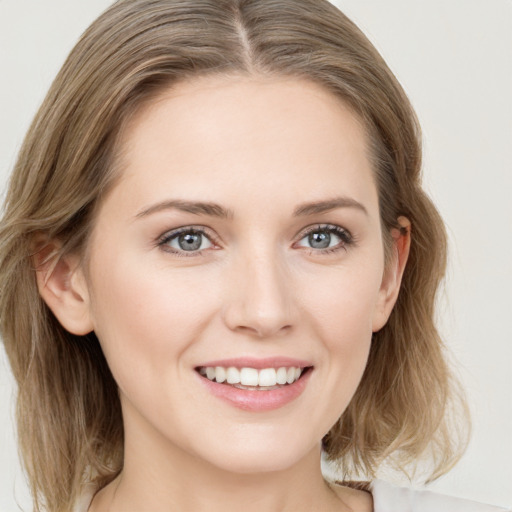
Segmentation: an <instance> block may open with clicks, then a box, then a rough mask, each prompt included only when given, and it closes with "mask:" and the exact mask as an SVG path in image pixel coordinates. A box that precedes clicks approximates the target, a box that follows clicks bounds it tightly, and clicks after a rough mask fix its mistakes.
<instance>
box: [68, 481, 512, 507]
mask: <svg viewBox="0 0 512 512" xmlns="http://www.w3.org/2000/svg"><path fill="white" fill-rule="evenodd" d="M370 490H371V493H372V496H373V506H374V512H512V509H511V508H501V507H493V506H491V505H484V504H482V503H477V502H476V501H469V500H464V499H461V498H454V497H452V496H445V495H443V494H438V493H435V492H431V491H425V490H422V491H418V490H413V489H408V488H406V487H395V486H394V485H391V484H388V483H387V482H383V481H382V480H375V481H373V482H372V483H371V484H370ZM91 499H92V492H86V493H84V495H83V496H82V499H80V500H79V502H78V503H77V505H76V507H75V508H74V510H73V512H87V509H88V508H89V505H90V502H91ZM140 512H146V511H144V510H141V511H140Z"/></svg>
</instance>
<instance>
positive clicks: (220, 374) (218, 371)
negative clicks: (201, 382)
mask: <svg viewBox="0 0 512 512" xmlns="http://www.w3.org/2000/svg"><path fill="white" fill-rule="evenodd" d="M215 380H216V381H217V382H224V381H225V380H226V370H225V369H224V368H222V366H217V367H216V368H215Z"/></svg>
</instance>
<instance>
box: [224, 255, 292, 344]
mask: <svg viewBox="0 0 512 512" xmlns="http://www.w3.org/2000/svg"><path fill="white" fill-rule="evenodd" d="M228 290H229V291H228V293H227V296H228V298H227V301H226V304H225V307H224V312H223V313H224V322H225V323H226V325H227V326H228V327H229V329H231V330H232V331H236V332H240V333H245V334H247V335H250V336H253V337H257V338H269V337H272V336H277V335H281V334H283V333H285V332H287V331H289V330H291V329H292V327H293V325H294V324H295V322H296V319H297V314H296V308H295V304H294V301H293V300H292V297H293V292H292V286H291V279H290V277H289V273H288V272H287V271H286V268H285V265H284V264H283V263H282V262H280V260H279V258H277V257H276V255H275V254H260V255H252V256H251V257H247V256H246V257H241V258H240V261H239V262H238V264H237V265H236V267H235V269H234V270H233V273H232V274H231V275H230V280H229V285H228Z"/></svg>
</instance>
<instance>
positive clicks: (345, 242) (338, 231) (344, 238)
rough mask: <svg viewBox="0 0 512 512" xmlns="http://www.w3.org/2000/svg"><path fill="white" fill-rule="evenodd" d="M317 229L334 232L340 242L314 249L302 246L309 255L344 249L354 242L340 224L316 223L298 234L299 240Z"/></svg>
mask: <svg viewBox="0 0 512 512" xmlns="http://www.w3.org/2000/svg"><path fill="white" fill-rule="evenodd" d="M319 231H320V232H321V231H323V232H327V233H330V234H334V235H336V236H337V237H338V238H339V239H340V240H341V242H340V243H339V244H337V245H335V246H334V247H326V248H324V249H315V248H314V247H303V249H304V250H306V251H308V253H309V254H311V255H317V254H333V253H335V252H338V251H340V250H345V251H346V250H347V249H349V248H350V247H351V246H353V245H355V243H356V240H355V238H354V236H353V235H352V234H351V233H350V232H349V231H348V230H346V229H344V228H342V227H340V226H336V225H335V224H317V225H315V226H311V227H309V228H307V229H306V230H305V231H303V232H302V233H301V234H300V235H299V236H300V238H299V242H300V241H301V240H303V239H304V238H306V237H308V236H309V235H311V234H313V233H317V232H319Z"/></svg>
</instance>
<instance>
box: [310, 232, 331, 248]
mask: <svg viewBox="0 0 512 512" xmlns="http://www.w3.org/2000/svg"><path fill="white" fill-rule="evenodd" d="M309 243H310V245H311V247H314V248H315V249H325V248H326V247H329V245H330V243H331V234H330V233H328V232H326V231H317V232H316V233H311V234H310V235H309Z"/></svg>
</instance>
